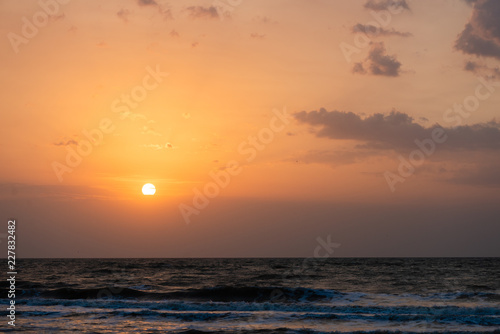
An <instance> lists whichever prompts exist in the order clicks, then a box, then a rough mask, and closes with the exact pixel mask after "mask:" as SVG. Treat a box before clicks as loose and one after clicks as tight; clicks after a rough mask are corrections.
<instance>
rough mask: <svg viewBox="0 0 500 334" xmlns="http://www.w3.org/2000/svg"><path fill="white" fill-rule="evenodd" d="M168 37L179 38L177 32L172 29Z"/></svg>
mask: <svg viewBox="0 0 500 334" xmlns="http://www.w3.org/2000/svg"><path fill="white" fill-rule="evenodd" d="M169 35H170V37H173V38H177V37H179V36H180V35H179V33H178V32H177V30H175V29H173V30H172V31H171V32H170V34H169Z"/></svg>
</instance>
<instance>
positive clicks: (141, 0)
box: [137, 0, 174, 20]
mask: <svg viewBox="0 0 500 334" xmlns="http://www.w3.org/2000/svg"><path fill="white" fill-rule="evenodd" d="M137 3H138V4H139V6H142V7H146V6H149V7H156V8H158V12H159V13H160V14H161V15H162V16H163V18H164V19H165V20H173V18H174V17H173V15H172V11H171V10H170V8H168V6H167V7H163V6H160V5H159V4H158V3H157V2H156V1H155V0H137Z"/></svg>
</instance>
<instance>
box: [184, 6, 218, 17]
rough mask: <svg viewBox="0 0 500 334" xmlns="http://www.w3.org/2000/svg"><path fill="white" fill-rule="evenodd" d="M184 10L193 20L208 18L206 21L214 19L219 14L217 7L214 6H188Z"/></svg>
mask: <svg viewBox="0 0 500 334" xmlns="http://www.w3.org/2000/svg"><path fill="white" fill-rule="evenodd" d="M186 10H187V11H188V12H189V15H190V16H191V17H192V18H194V19H200V18H208V19H216V18H218V17H219V13H218V12H217V7H215V6H209V7H204V6H190V7H187V8H186Z"/></svg>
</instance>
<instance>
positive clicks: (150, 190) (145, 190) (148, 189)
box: [142, 183, 156, 195]
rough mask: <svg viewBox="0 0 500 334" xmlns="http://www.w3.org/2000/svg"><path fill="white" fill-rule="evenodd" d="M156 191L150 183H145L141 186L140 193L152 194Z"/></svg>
mask: <svg viewBox="0 0 500 334" xmlns="http://www.w3.org/2000/svg"><path fill="white" fill-rule="evenodd" d="M155 192H156V188H155V186H154V184H152V183H146V184H145V185H143V186H142V193H143V194H144V195H154V194H155Z"/></svg>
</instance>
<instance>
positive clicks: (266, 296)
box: [38, 286, 344, 303]
mask: <svg viewBox="0 0 500 334" xmlns="http://www.w3.org/2000/svg"><path fill="white" fill-rule="evenodd" d="M343 295H344V294H343V293H341V292H338V291H335V290H325V289H308V288H279V287H253V286H250V287H233V286H220V287H209V288H200V289H185V290H178V291H172V292H154V291H143V290H137V289H132V288H119V287H112V288H92V289H75V288H59V289H53V290H46V291H43V292H41V293H40V294H39V295H38V296H39V297H42V298H54V299H99V298H134V299H139V300H140V299H150V300H192V301H214V302H238V301H244V302H281V303H291V302H312V301H321V300H323V301H327V300H332V299H334V298H339V297H341V296H343Z"/></svg>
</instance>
